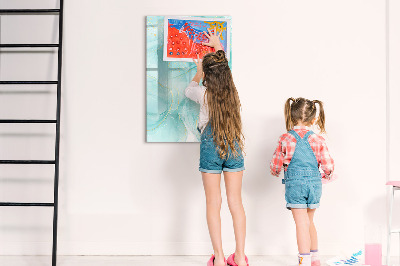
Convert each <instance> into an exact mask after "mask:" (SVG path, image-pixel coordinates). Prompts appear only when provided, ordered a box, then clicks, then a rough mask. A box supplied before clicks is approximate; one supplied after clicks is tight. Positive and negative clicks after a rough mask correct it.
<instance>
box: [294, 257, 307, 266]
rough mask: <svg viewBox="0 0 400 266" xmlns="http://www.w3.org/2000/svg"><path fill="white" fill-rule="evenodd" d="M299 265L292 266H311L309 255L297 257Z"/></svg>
mask: <svg viewBox="0 0 400 266" xmlns="http://www.w3.org/2000/svg"><path fill="white" fill-rule="evenodd" d="M298 258H299V263H298V264H296V265H292V266H311V255H300V254H299V255H298Z"/></svg>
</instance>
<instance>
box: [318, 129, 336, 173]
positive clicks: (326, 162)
mask: <svg viewBox="0 0 400 266" xmlns="http://www.w3.org/2000/svg"><path fill="white" fill-rule="evenodd" d="M321 139H322V143H321V145H320V150H319V152H320V155H321V158H320V160H321V161H320V165H321V169H322V171H323V172H324V174H323V176H322V178H326V179H331V177H332V175H333V170H334V169H335V162H334V161H333V159H332V157H331V155H330V154H329V151H328V146H326V143H325V140H324V139H323V138H322V137H321Z"/></svg>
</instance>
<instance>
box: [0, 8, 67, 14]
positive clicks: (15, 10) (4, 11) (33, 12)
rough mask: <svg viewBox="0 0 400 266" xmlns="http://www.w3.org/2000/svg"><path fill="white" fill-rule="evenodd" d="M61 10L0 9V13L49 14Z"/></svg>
mask: <svg viewBox="0 0 400 266" xmlns="http://www.w3.org/2000/svg"><path fill="white" fill-rule="evenodd" d="M59 12H60V9H0V14H21V13H22V14H37V13H41V14H43V13H44V14H49V13H59Z"/></svg>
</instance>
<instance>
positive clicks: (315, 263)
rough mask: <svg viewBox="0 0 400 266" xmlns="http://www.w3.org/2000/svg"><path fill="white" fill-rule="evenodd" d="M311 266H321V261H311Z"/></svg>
mask: <svg viewBox="0 0 400 266" xmlns="http://www.w3.org/2000/svg"><path fill="white" fill-rule="evenodd" d="M311 266H321V261H320V260H315V261H312V262H311Z"/></svg>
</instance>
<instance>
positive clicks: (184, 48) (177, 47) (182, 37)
mask: <svg viewBox="0 0 400 266" xmlns="http://www.w3.org/2000/svg"><path fill="white" fill-rule="evenodd" d="M189 36H193V37H194V38H195V39H199V40H200V41H201V42H207V40H208V38H207V37H206V36H205V35H204V34H203V33H202V34H201V36H198V34H197V33H195V32H194V31H193V29H191V28H190V27H189V26H185V27H184V29H183V30H182V31H180V30H178V29H176V28H173V27H168V44H167V57H169V58H197V55H199V57H200V58H203V56H204V55H205V54H207V53H210V52H214V51H215V49H214V48H211V47H209V46H206V45H202V44H201V43H195V42H193V40H192V39H190V38H189Z"/></svg>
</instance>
